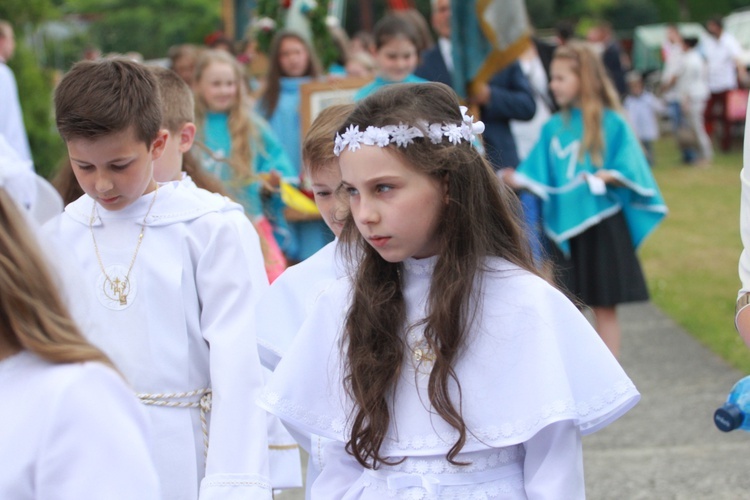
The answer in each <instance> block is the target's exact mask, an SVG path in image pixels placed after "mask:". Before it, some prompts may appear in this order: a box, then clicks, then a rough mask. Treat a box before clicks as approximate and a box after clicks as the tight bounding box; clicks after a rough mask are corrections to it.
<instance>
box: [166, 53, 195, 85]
mask: <svg viewBox="0 0 750 500" xmlns="http://www.w3.org/2000/svg"><path fill="white" fill-rule="evenodd" d="M172 69H173V70H174V72H175V73H177V74H178V75H180V78H182V79H183V80H185V83H187V84H188V85H192V84H193V72H194V71H195V58H193V57H190V56H182V57H180V58H178V59H176V60H175V61H174V65H173V66H172Z"/></svg>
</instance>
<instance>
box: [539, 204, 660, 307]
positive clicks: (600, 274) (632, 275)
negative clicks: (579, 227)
mask: <svg viewBox="0 0 750 500" xmlns="http://www.w3.org/2000/svg"><path fill="white" fill-rule="evenodd" d="M550 254H551V256H550V257H551V259H552V262H553V263H554V264H555V275H556V278H557V282H558V284H559V285H560V286H561V287H562V288H564V289H565V290H567V291H568V292H569V293H570V294H571V296H573V297H575V298H577V299H578V300H579V301H580V302H582V303H583V304H585V305H587V306H590V307H612V306H615V305H617V304H622V303H625V302H641V301H646V300H648V288H647V287H646V281H645V279H644V277H643V271H642V269H641V265H640V263H639V262H638V257H637V256H636V254H635V249H634V248H633V242H632V239H631V238H630V231H629V230H628V227H627V222H626V221H625V216H624V215H623V214H622V211H620V212H617V213H616V214H615V215H613V216H611V217H608V218H606V219H604V220H603V221H601V222H599V223H598V224H596V225H595V226H593V227H590V228H589V229H587V230H586V231H584V232H583V233H581V234H579V235H577V236H575V237H573V238H571V239H570V257H569V258H565V256H564V255H563V253H562V252H561V251H560V249H559V248H557V246H556V245H554V244H550Z"/></svg>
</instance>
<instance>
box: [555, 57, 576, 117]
mask: <svg viewBox="0 0 750 500" xmlns="http://www.w3.org/2000/svg"><path fill="white" fill-rule="evenodd" d="M549 88H550V90H551V91H552V95H554V96H555V101H557V104H558V105H559V106H560V107H561V108H565V107H568V106H573V105H575V104H576V103H577V102H578V98H579V95H578V94H579V92H580V90H581V82H580V80H579V78H578V75H576V73H575V71H573V63H572V62H571V61H568V60H566V59H553V60H552V65H551V66H550V84H549Z"/></svg>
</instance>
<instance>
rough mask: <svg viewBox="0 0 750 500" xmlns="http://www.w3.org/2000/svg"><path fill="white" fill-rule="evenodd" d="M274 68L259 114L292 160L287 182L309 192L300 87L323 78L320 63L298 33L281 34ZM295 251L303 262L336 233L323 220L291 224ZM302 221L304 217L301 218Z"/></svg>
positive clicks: (294, 255) (292, 253) (273, 56)
mask: <svg viewBox="0 0 750 500" xmlns="http://www.w3.org/2000/svg"><path fill="white" fill-rule="evenodd" d="M269 60H270V68H269V72H268V77H267V79H266V88H265V91H264V92H263V95H262V96H261V98H260V101H259V102H258V110H259V111H260V113H262V114H263V116H264V117H265V118H266V119H267V120H268V122H269V124H270V125H271V128H272V129H273V131H274V132H275V134H276V136H277V137H279V138H280V140H281V144H282V146H283V148H284V151H285V152H286V154H287V156H288V157H289V159H290V160H291V163H292V168H293V171H294V173H293V175H292V176H290V177H289V178H288V179H285V180H286V181H288V182H290V183H291V184H294V185H295V186H300V187H301V188H302V189H303V190H308V189H309V186H308V184H309V183H307V182H305V180H304V179H303V178H302V176H301V172H302V154H301V151H302V133H301V124H300V93H301V92H300V87H301V86H302V85H304V84H305V83H307V82H310V81H312V80H314V79H316V78H319V77H320V76H321V74H322V71H321V69H320V63H319V62H318V58H317V57H316V55H315V53H314V52H313V49H312V48H311V47H310V44H309V43H308V42H307V41H306V40H305V39H304V38H303V37H302V36H301V35H299V34H298V33H295V32H293V31H280V32H279V33H277V34H276V36H275V37H274V40H273V43H272V44H271V50H270V56H269ZM287 215H288V216H289V219H290V220H288V227H289V231H290V239H291V240H292V242H291V247H293V250H290V251H289V253H287V256H288V257H289V259H290V260H291V261H296V262H299V261H303V260H305V259H307V258H308V257H310V256H311V255H313V254H314V253H315V252H317V251H318V250H320V249H321V248H323V247H324V246H325V245H327V244H328V243H330V242H331V241H333V233H332V232H331V231H330V229H328V226H326V224H325V222H323V220H322V219H321V218H320V217H317V218H315V219H313V220H307V219H303V220H291V217H292V216H293V214H291V213H290V212H289V211H287ZM298 217H301V214H299V215H298Z"/></svg>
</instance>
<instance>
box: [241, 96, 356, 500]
mask: <svg viewBox="0 0 750 500" xmlns="http://www.w3.org/2000/svg"><path fill="white" fill-rule="evenodd" d="M353 108H354V106H353V105H334V106H330V107H328V108H326V109H324V110H323V111H321V113H320V114H319V115H318V117H317V118H316V119H315V121H314V122H313V123H312V126H311V127H310V131H309V132H308V134H307V135H306V136H305V139H304V141H303V143H302V161H303V164H304V168H305V170H306V173H307V174H308V175H309V176H310V180H311V184H312V188H313V194H314V195H315V203H316V204H317V206H318V209H319V210H320V213H321V215H322V217H323V220H324V221H325V223H326V225H327V226H328V227H329V228H330V229H331V231H333V234H334V235H335V236H336V239H335V240H334V241H332V242H331V243H329V244H327V245H326V246H324V247H323V248H321V249H320V250H318V251H317V252H316V253H315V254H314V255H312V256H311V257H309V258H308V259H306V260H304V261H303V262H300V263H299V264H297V265H295V266H292V267H290V268H289V269H287V270H286V271H284V273H283V274H282V275H281V276H279V277H278V278H277V279H276V280H275V281H274V282H273V284H272V285H271V287H270V289H269V290H268V292H267V293H266V294H264V296H263V297H262V298H261V300H260V301H259V302H258V306H257V313H256V315H255V317H256V320H257V325H258V329H257V331H258V351H259V353H260V357H261V362H262V363H263V365H264V367H266V368H269V369H271V370H273V369H274V368H276V365H277V364H278V363H279V361H280V360H281V357H282V356H283V354H284V353H285V352H286V351H287V350H288V349H289V348H290V347H291V345H292V343H293V341H294V337H295V335H296V333H297V330H299V328H300V327H301V326H302V323H303V322H304V321H305V319H306V318H307V316H308V314H309V313H310V312H311V311H312V308H313V305H314V304H315V301H316V300H317V299H318V297H319V296H320V295H321V294H322V293H323V291H324V290H325V289H326V288H328V286H330V285H331V284H332V283H334V282H335V281H336V279H337V278H340V277H342V276H344V274H345V266H344V263H343V260H342V259H341V258H340V255H338V252H337V248H338V236H339V234H341V229H342V227H343V221H344V219H345V218H346V214H347V213H348V205H347V203H346V202H345V201H344V199H343V198H342V197H341V196H339V195H338V194H337V190H338V187H339V185H340V184H341V171H340V170H339V164H338V158H337V157H336V156H335V155H334V154H333V138H334V136H335V134H336V131H337V130H338V129H339V127H340V126H341V124H342V123H344V120H346V117H347V116H348V115H349V113H350V112H351V111H352V109H353ZM297 437H298V440H299V442H300V443H301V444H302V447H303V448H305V451H307V452H308V453H309V455H310V459H309V460H308V464H307V481H306V484H307V489H308V497H309V487H310V485H311V484H312V483H313V481H314V479H315V477H317V475H318V474H319V471H320V470H321V468H322V463H321V462H320V460H319V458H320V457H319V455H318V454H316V453H314V452H311V451H312V449H314V448H316V447H318V445H320V444H321V443H320V442H319V440H320V439H321V438H319V437H318V436H315V435H311V436H305V437H300V436H297Z"/></svg>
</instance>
